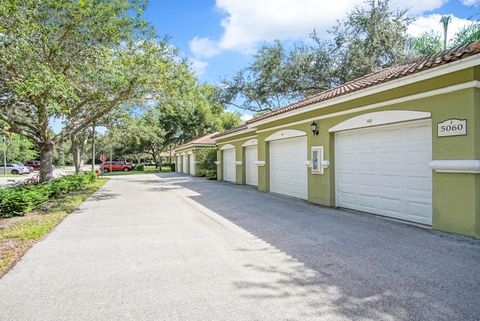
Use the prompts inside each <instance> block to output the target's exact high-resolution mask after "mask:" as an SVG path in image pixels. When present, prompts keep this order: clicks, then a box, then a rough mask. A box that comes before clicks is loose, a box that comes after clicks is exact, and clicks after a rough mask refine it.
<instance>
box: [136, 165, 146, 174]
mask: <svg viewBox="0 0 480 321" xmlns="http://www.w3.org/2000/svg"><path fill="white" fill-rule="evenodd" d="M135 170H136V171H139V172H143V171H144V170H145V164H142V163H140V164H137V165H135Z"/></svg>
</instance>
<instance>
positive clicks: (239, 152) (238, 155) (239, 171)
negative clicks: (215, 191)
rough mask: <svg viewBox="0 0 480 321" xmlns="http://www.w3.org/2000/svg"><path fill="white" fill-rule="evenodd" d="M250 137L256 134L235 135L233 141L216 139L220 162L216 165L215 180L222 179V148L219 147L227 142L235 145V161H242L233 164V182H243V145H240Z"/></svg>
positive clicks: (242, 183) (244, 180)
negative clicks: (240, 163)
mask: <svg viewBox="0 0 480 321" xmlns="http://www.w3.org/2000/svg"><path fill="white" fill-rule="evenodd" d="M239 137H240V138H239ZM242 137H243V138H242ZM252 138H256V136H254V135H252V134H251V133H250V134H243V135H239V136H238V137H235V138H234V140H235V141H229V140H228V139H223V140H219V141H217V159H218V160H219V161H220V164H219V165H217V180H219V181H223V150H221V148H222V147H223V146H225V145H227V144H229V145H233V146H235V161H241V162H242V165H236V166H235V180H236V182H235V183H236V184H241V185H244V184H245V182H246V179H245V147H242V145H243V144H244V143H245V142H247V141H249V140H250V139H252Z"/></svg>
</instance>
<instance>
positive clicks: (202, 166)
mask: <svg viewBox="0 0 480 321" xmlns="http://www.w3.org/2000/svg"><path fill="white" fill-rule="evenodd" d="M195 160H196V161H197V165H198V167H197V176H200V177H207V178H208V179H216V177H217V165H216V164H215V161H216V160H217V150H216V148H215V147H207V148H203V149H199V150H197V151H196V152H195ZM209 177H215V178H209Z"/></svg>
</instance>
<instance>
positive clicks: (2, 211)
mask: <svg viewBox="0 0 480 321" xmlns="http://www.w3.org/2000/svg"><path fill="white" fill-rule="evenodd" d="M95 179H96V175H95V174H94V173H84V174H79V175H68V176H63V177H61V178H58V179H55V180H53V181H51V182H49V183H40V184H26V185H20V186H16V187H12V188H7V189H2V190H0V217H2V218H7V217H12V216H23V215H25V214H26V213H28V212H30V211H32V210H34V209H35V208H37V207H39V206H40V205H42V204H44V203H45V202H47V201H48V200H49V199H51V198H54V197H59V196H61V195H63V194H67V193H70V192H73V191H75V190H79V189H82V188H84V187H85V186H86V185H87V184H89V183H92V182H94V181H95Z"/></svg>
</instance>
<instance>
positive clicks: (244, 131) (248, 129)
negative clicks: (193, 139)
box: [212, 127, 257, 144]
mask: <svg viewBox="0 0 480 321" xmlns="http://www.w3.org/2000/svg"><path fill="white" fill-rule="evenodd" d="M255 130H257V128H255V127H247V128H245V129H242V130H239V131H238V132H233V133H231V134H227V135H225V136H220V137H218V138H212V139H215V142H216V141H217V140H222V139H225V138H228V137H233V136H237V135H239V134H245V133H248V132H251V131H255ZM253 137H255V136H253ZM245 138H248V137H245ZM245 138H240V139H236V140H241V139H245ZM232 141H233V140H230V142H232ZM223 143H226V142H219V143H217V144H223Z"/></svg>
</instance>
